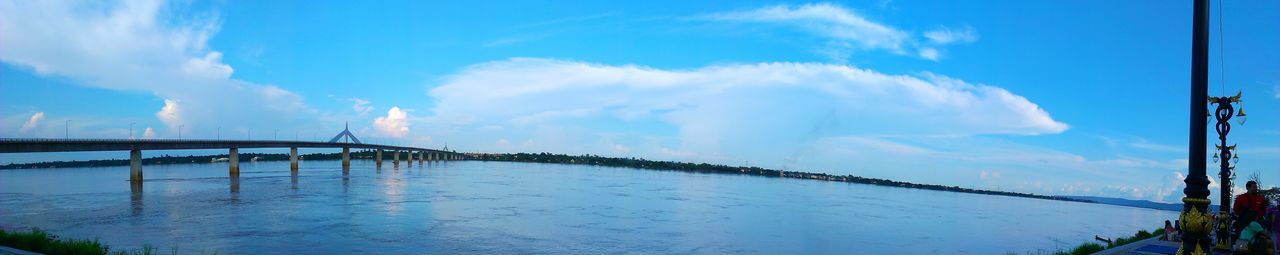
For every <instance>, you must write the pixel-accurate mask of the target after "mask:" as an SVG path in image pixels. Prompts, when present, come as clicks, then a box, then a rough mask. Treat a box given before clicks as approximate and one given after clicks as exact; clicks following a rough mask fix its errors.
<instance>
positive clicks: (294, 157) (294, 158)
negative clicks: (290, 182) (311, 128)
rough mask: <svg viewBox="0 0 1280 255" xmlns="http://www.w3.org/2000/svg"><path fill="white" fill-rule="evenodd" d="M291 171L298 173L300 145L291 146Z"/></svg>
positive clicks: (294, 173)
mask: <svg viewBox="0 0 1280 255" xmlns="http://www.w3.org/2000/svg"><path fill="white" fill-rule="evenodd" d="M289 172H290V173H291V174H293V175H298V147H289Z"/></svg>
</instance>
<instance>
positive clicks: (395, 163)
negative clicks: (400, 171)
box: [391, 150, 400, 168]
mask: <svg viewBox="0 0 1280 255" xmlns="http://www.w3.org/2000/svg"><path fill="white" fill-rule="evenodd" d="M391 167H395V168H400V151H398V150H391Z"/></svg>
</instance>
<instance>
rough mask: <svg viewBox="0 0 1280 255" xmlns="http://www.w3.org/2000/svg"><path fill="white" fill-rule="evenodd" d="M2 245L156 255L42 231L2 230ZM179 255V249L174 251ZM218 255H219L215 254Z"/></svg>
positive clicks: (81, 254)
mask: <svg viewBox="0 0 1280 255" xmlns="http://www.w3.org/2000/svg"><path fill="white" fill-rule="evenodd" d="M0 245H4V246H8V247H12V248H14V249H19V250H24V251H32V252H39V253H44V254H48V255H154V254H159V253H157V249H156V248H155V247H151V245H143V246H142V249H135V250H128V251H124V250H121V251H111V248H110V247H109V246H107V245H105V244H102V243H99V242H98V240H83V239H65V238H58V236H57V235H53V234H49V233H48V232H44V231H43V230H40V229H38V228H37V229H31V231H30V232H12V231H5V230H3V229H0ZM173 254H178V249H177V248H174V249H173ZM214 254H217V253H214Z"/></svg>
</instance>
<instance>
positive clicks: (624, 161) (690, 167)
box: [467, 153, 1096, 204]
mask: <svg viewBox="0 0 1280 255" xmlns="http://www.w3.org/2000/svg"><path fill="white" fill-rule="evenodd" d="M467 155H468V156H469V157H471V159H472V160H480V161H503V162H526V163H553V164H570V165H595V166H612V167H627V168H637V169H648V170H664V171H681V172H695V173H716V174H735V175H754V176H762V177H772V178H791V179H807V180H820V181H835V182H846V183H857V184H869V185H877V186H886V187H900V188H913V189H923V190H936V191H949V192H959V193H970V194H980V195H996V196H1010V197H1023V198H1038V199H1047V200H1058V201H1069V202H1081V203H1091V204H1092V203H1096V202H1094V201H1093V200H1085V199H1076V198H1071V197H1065V196H1046V195H1037V194H1030V193H1019V192H1008V191H993V190H981V189H970V188H962V187H959V186H944V185H937V184H918V183H911V182H903V181H894V180H887V179H876V178H865V177H860V176H854V175H830V174H826V173H810V172H800V171H784V170H775V169H765V168H759V167H744V166H726V165H713V164H707V163H685V162H673V161H653V160H647V159H638V158H611V157H601V156H597V155H581V156H571V155H564V154H550V153H536V154H535V153H514V154H478V153H471V154H467Z"/></svg>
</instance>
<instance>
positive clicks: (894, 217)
mask: <svg viewBox="0 0 1280 255" xmlns="http://www.w3.org/2000/svg"><path fill="white" fill-rule="evenodd" d="M352 164H353V166H352V167H351V169H350V170H349V171H346V172H345V173H344V171H342V169H340V168H339V167H338V166H339V163H338V162H336V161H304V162H302V169H301V170H300V174H299V175H298V176H297V177H296V178H295V177H292V176H291V175H290V172H289V168H288V167H289V166H288V162H263V163H249V162H244V163H242V164H241V175H240V177H239V178H237V179H232V178H228V174H227V166H226V164H225V163H223V164H199V165H167V166H144V172H145V177H146V178H145V179H146V181H145V182H144V184H143V187H142V189H141V190H140V191H138V192H134V191H133V190H132V189H131V187H130V185H129V182H128V181H127V180H128V178H129V169H128V167H103V168H67V169H41V170H0V227H4V228H7V229H15V228H17V229H24V228H30V227H39V228H43V229H46V230H49V231H51V232H53V233H56V234H59V235H62V236H64V237H75V238H98V239H100V240H101V241H102V242H104V243H107V244H110V245H111V246H112V247H113V248H115V249H121V248H124V249H128V248H137V247H140V246H142V245H143V244H150V245H152V246H156V247H159V250H160V251H162V252H163V253H169V251H170V249H173V248H175V247H176V248H177V249H178V250H179V251H180V252H182V253H195V254H199V253H212V252H217V253H218V254H294V253H335V254H344V253H372V254H438V253H481V254H492V253H501V254H508V253H521V254H527V253H534V254H565V253H575V254H582V253H586V254H600V253H634V254H655V253H661V254H668V253H697V254H704V253H712V254H718V253H747V254H934V253H943V254H1004V253H1006V252H1015V253H1019V254H1021V253H1024V252H1035V251H1038V250H1039V251H1047V250H1052V249H1055V248H1070V247H1072V246H1075V245H1077V244H1080V243H1083V242H1086V241H1089V240H1092V239H1093V236H1094V235H1101V236H1111V237H1115V236H1122V235H1130V234H1132V233H1133V232H1134V231H1136V230H1138V229H1155V228H1156V227H1159V226H1161V224H1162V223H1163V221H1164V220H1166V219H1173V218H1175V217H1176V213H1175V212H1168V211H1156V210H1150V209H1139V208H1129V207H1119V206H1110V205H1098V204H1085V203H1075V202H1062V201H1049V200H1040V199H1027V198H1015V197H1003V196H986V195H975V194H962V193H951V192H940V191H927V190H916V189H904V188H890V187H880V186H870V185H861V184H848V183H839V182H824V181H812V180H794V179H780V178H766V177H756V176H739V175H719V174H696V173H684V172H671V171H652V170H637V169H627V168H609V167H594V166H577V165H555V164H527V163H506V162H449V163H447V164H434V165H429V166H421V165H416V164H415V165H414V166H413V167H406V166H404V165H401V166H400V167H399V168H398V169H396V168H393V167H391V164H390V162H385V163H384V166H383V168H382V169H381V170H375V168H374V167H373V163H372V162H371V161H353V163H352Z"/></svg>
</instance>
